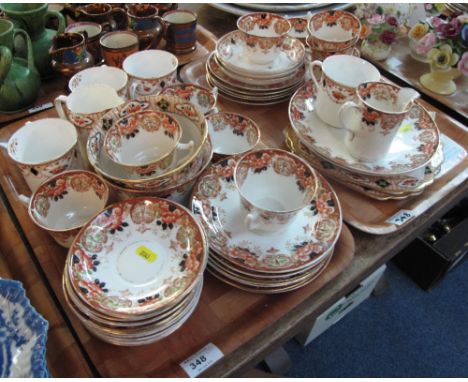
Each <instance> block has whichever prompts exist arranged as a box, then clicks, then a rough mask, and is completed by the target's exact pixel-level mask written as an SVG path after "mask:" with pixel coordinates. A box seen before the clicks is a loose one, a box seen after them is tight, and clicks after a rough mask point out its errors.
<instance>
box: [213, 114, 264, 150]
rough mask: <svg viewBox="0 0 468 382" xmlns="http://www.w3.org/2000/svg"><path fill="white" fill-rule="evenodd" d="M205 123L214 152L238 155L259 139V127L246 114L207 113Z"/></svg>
mask: <svg viewBox="0 0 468 382" xmlns="http://www.w3.org/2000/svg"><path fill="white" fill-rule="evenodd" d="M206 123H207V124H208V132H209V134H210V138H211V142H212V143H213V152H214V153H215V154H219V155H239V154H242V153H245V152H247V151H249V150H252V149H253V148H254V147H255V146H256V145H257V144H258V142H259V141H260V129H259V128H258V126H257V124H256V123H255V122H254V121H253V120H251V119H250V118H248V117H246V116H243V115H240V114H236V113H226V112H220V113H215V114H210V115H208V116H207V117H206Z"/></svg>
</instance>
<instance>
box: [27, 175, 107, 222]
mask: <svg viewBox="0 0 468 382" xmlns="http://www.w3.org/2000/svg"><path fill="white" fill-rule="evenodd" d="M107 196H108V188H107V185H106V184H105V183H104V182H103V181H102V180H101V179H100V178H98V177H97V176H96V175H94V174H93V173H90V172H88V171H68V172H64V173H62V174H60V175H57V176H55V177H53V178H50V179H49V180H47V181H46V182H45V183H43V184H42V185H41V186H39V188H38V189H37V190H36V192H35V193H34V195H33V196H32V200H31V203H30V213H31V214H32V216H33V217H34V219H35V220H36V221H37V222H38V223H39V224H40V225H42V226H43V227H44V228H47V229H50V230H59V231H63V230H68V229H73V228H78V227H80V226H81V225H83V224H85V223H86V222H87V221H88V220H89V219H90V218H91V217H93V216H94V215H95V214H96V213H98V212H99V211H101V210H102V209H103V208H104V207H105V205H106V203H107Z"/></svg>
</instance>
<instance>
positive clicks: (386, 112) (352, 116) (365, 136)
mask: <svg viewBox="0 0 468 382" xmlns="http://www.w3.org/2000/svg"><path fill="white" fill-rule="evenodd" d="M356 95H357V99H358V101H357V103H355V102H352V101H348V102H346V103H345V104H344V105H343V106H341V108H340V111H339V117H340V120H341V123H342V125H343V127H344V128H346V129H347V130H348V132H349V133H348V134H347V135H346V138H345V144H346V146H347V148H348V150H349V153H350V154H351V155H352V156H353V157H355V158H356V159H358V160H361V161H365V162H374V161H377V160H379V159H381V158H384V157H385V155H387V153H388V151H389V149H390V146H391V144H392V142H393V139H394V137H395V135H396V133H397V132H398V129H399V127H400V125H401V123H402V121H403V119H404V118H405V116H406V115H407V113H408V112H409V111H410V109H411V107H412V106H413V103H414V100H415V99H416V98H418V97H419V93H418V92H416V91H415V90H413V89H410V88H400V87H398V86H395V85H392V84H389V83H385V82H366V83H363V84H361V85H359V86H358V87H357V89H356Z"/></svg>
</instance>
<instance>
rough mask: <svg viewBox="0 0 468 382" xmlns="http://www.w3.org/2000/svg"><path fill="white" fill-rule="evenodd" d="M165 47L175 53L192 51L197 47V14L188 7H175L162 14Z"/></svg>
mask: <svg viewBox="0 0 468 382" xmlns="http://www.w3.org/2000/svg"><path fill="white" fill-rule="evenodd" d="M162 20H163V25H164V36H165V39H166V49H167V50H169V51H171V52H173V53H176V54H186V53H190V52H193V51H194V50H195V49H196V48H197V34H196V30H197V21H198V15H197V14H196V13H195V12H192V11H190V10H188V9H176V10H172V11H168V12H165V13H164V14H163V16H162Z"/></svg>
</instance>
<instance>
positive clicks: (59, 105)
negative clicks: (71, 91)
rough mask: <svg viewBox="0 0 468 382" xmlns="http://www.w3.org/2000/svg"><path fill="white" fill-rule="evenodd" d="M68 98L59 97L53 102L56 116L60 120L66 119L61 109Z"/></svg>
mask: <svg viewBox="0 0 468 382" xmlns="http://www.w3.org/2000/svg"><path fill="white" fill-rule="evenodd" d="M67 99H68V97H67V96H65V95H59V96H58V97H57V98H55V100H54V106H55V110H57V114H58V115H59V117H60V118H62V119H68V118H67V114H66V113H65V110H64V109H63V104H64V103H66V102H67Z"/></svg>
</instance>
